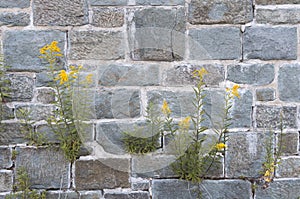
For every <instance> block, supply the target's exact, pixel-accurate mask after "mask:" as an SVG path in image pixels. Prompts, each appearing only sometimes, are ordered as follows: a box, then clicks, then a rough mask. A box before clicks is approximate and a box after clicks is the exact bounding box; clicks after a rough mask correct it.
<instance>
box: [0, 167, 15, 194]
mask: <svg viewBox="0 0 300 199" xmlns="http://www.w3.org/2000/svg"><path fill="white" fill-rule="evenodd" d="M12 189H13V172H12V171H5V170H1V171H0V191H1V192H4V191H12Z"/></svg>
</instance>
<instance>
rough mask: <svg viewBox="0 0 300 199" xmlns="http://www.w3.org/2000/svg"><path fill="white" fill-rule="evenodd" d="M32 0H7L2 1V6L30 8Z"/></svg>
mask: <svg viewBox="0 0 300 199" xmlns="http://www.w3.org/2000/svg"><path fill="white" fill-rule="evenodd" d="M29 6H30V0H5V1H1V2H0V8H28V7H29Z"/></svg>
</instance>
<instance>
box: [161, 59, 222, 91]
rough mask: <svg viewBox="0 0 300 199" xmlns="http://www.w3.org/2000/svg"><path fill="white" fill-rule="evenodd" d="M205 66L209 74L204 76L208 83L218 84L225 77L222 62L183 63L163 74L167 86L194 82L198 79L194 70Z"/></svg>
mask: <svg viewBox="0 0 300 199" xmlns="http://www.w3.org/2000/svg"><path fill="white" fill-rule="evenodd" d="M202 67H203V68H205V69H206V70H207V71H208V74H207V75H205V76H204V80H203V81H204V82H205V84H207V85H212V86H218V85H219V84H220V83H221V82H222V81H224V79H225V72H224V66H223V65H220V64H204V65H193V64H182V65H176V66H175V67H173V68H171V69H169V70H167V71H165V72H164V74H163V79H164V85H165V86H183V85H189V84H193V85H195V84H196V82H197V80H196V79H195V78H193V71H195V70H199V69H201V68H202Z"/></svg>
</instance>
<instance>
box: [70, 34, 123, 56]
mask: <svg viewBox="0 0 300 199" xmlns="http://www.w3.org/2000/svg"><path fill="white" fill-rule="evenodd" d="M124 53H125V52H124V38H123V33H122V32H119V31H116V32H112V31H71V33H70V58H71V59H74V60H78V59H95V60H99V59H103V60H114V59H122V58H123V57H124Z"/></svg>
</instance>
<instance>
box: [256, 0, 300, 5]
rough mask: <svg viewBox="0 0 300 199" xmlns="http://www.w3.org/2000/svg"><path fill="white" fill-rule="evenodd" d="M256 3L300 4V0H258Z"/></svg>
mask: <svg viewBox="0 0 300 199" xmlns="http://www.w3.org/2000/svg"><path fill="white" fill-rule="evenodd" d="M255 3H256V4H262V5H274V4H299V3H300V0H272V1H270V0H256V1H255Z"/></svg>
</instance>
